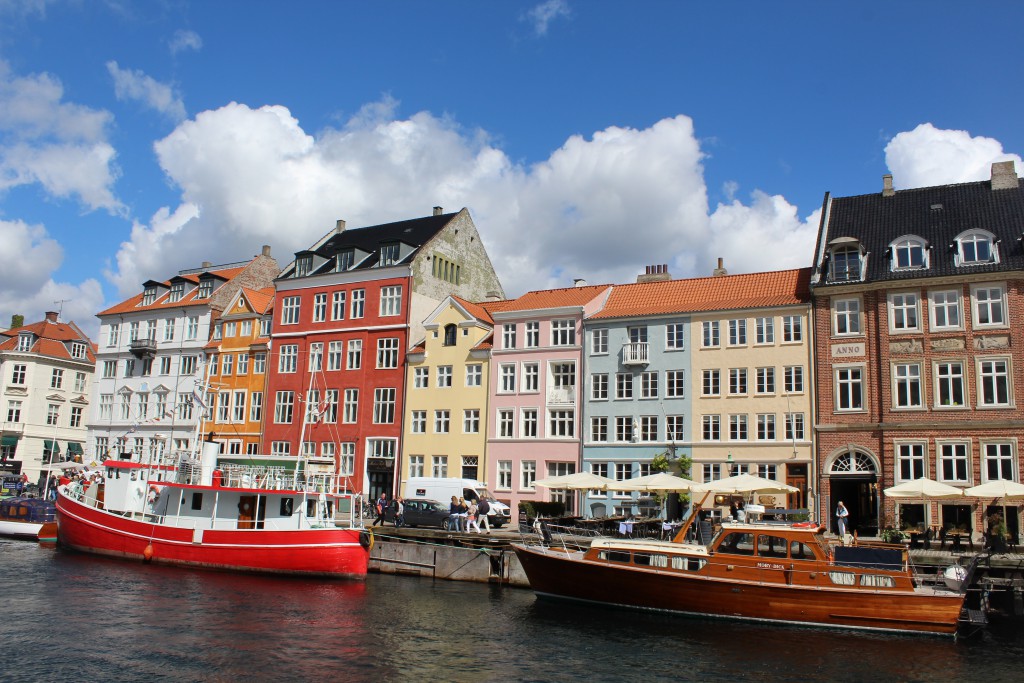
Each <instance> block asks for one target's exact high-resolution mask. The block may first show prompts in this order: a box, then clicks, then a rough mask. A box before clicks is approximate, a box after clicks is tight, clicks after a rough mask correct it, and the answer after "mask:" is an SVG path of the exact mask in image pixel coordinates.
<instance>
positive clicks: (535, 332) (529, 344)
mask: <svg viewBox="0 0 1024 683" xmlns="http://www.w3.org/2000/svg"><path fill="white" fill-rule="evenodd" d="M523 327H524V328H525V329H526V346H525V348H527V349H535V348H537V347H538V346H540V323H539V322H537V321H536V320H531V321H530V322H528V323H526V324H524V325H523Z"/></svg>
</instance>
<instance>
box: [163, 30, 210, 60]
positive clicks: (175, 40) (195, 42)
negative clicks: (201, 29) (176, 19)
mask: <svg viewBox="0 0 1024 683" xmlns="http://www.w3.org/2000/svg"><path fill="white" fill-rule="evenodd" d="M168 47H170V49H171V54H172V55H176V54H178V53H179V52H184V51H185V50H195V51H196V52H198V51H199V50H201V49H202V48H203V39H202V38H200V37H199V34H198V33H196V32H195V31H187V30H185V29H178V30H177V31H175V32H174V35H173V36H171V39H170V41H169V42H168Z"/></svg>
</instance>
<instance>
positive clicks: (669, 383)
mask: <svg viewBox="0 0 1024 683" xmlns="http://www.w3.org/2000/svg"><path fill="white" fill-rule="evenodd" d="M685 396H686V373H685V372H684V371H683V370H666V371H665V398H684V397H685Z"/></svg>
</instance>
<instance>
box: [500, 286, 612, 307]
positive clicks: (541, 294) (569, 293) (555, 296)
mask: <svg viewBox="0 0 1024 683" xmlns="http://www.w3.org/2000/svg"><path fill="white" fill-rule="evenodd" d="M609 287H611V285H586V286H584V287H565V288H562V289H542V290H538V291H534V292H527V293H526V294H523V295H522V296H521V297H519V298H518V299H511V300H509V301H499V302H494V303H497V304H506V305H504V306H496V307H494V308H489V310H490V311H491V312H492V313H496V312H499V311H533V310H538V309H545V308H562V307H564V306H583V305H585V304H587V303H588V302H590V301H592V300H593V299H594V297H596V296H598V295H599V294H601V292H603V291H605V290H606V289H608V288H609Z"/></svg>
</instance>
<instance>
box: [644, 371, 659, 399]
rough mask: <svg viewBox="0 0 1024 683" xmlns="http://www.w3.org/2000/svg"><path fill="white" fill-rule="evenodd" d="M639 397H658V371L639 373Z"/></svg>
mask: <svg viewBox="0 0 1024 683" xmlns="http://www.w3.org/2000/svg"><path fill="white" fill-rule="evenodd" d="M640 398H658V371H657V370H650V371H647V372H642V373H640Z"/></svg>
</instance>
